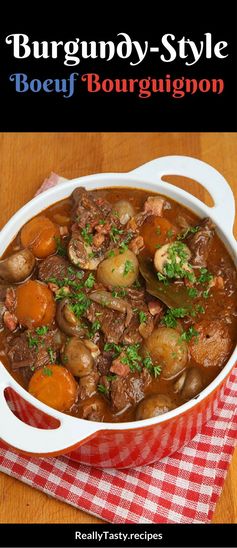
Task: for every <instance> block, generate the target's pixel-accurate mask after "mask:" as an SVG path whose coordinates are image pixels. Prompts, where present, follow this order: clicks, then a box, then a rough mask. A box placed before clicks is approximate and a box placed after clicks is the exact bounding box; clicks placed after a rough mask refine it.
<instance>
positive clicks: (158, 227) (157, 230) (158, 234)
mask: <svg viewBox="0 0 237 548" xmlns="http://www.w3.org/2000/svg"><path fill="white" fill-rule="evenodd" d="M160 233H161V228H160V226H157V227H156V234H157V236H160Z"/></svg>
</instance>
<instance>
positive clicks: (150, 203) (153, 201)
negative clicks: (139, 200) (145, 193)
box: [144, 196, 165, 217]
mask: <svg viewBox="0 0 237 548" xmlns="http://www.w3.org/2000/svg"><path fill="white" fill-rule="evenodd" d="M164 203H165V200H164V199H163V198H161V197H160V196H149V198H147V200H146V201H145V204H144V212H145V213H148V214H149V215H155V216H157V217H162V210H163V207H164Z"/></svg>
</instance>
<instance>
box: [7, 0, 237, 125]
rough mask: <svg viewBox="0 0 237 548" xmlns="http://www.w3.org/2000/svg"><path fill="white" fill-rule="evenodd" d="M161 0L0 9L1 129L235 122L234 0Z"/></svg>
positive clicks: (220, 123) (232, 123) (236, 102)
mask: <svg viewBox="0 0 237 548" xmlns="http://www.w3.org/2000/svg"><path fill="white" fill-rule="evenodd" d="M163 4H164V3H162V4H161V3H157V5H156V3H151V2H148V3H147V5H144V7H143V10H142V12H141V11H139V9H138V8H136V10H135V9H133V10H131V13H132V17H131V16H130V18H129V19H128V14H127V11H126V4H123V3H122V4H120V5H117V6H116V5H115V6H114V10H113V12H112V11H110V10H109V8H108V7H107V8H106V9H104V10H102V7H101V8H100V9H99V10H97V11H96V12H95V10H94V6H93V7H92V6H91V7H90V6H89V9H88V13H87V15H85V14H84V13H83V15H82V14H81V15H80V16H79V17H76V16H74V17H73V16H72V12H71V11H70V13H67V11H66V10H65V13H60V12H59V10H60V8H59V7H57V8H55V11H54V15H53V17H52V15H51V18H50V16H49V14H48V12H47V13H46V12H44V11H43V13H42V12H41V10H39V9H38V10H37V8H36V11H35V13H34V14H33V15H32V17H31V23H30V24H29V22H28V19H27V18H26V17H25V18H24V16H23V14H22V13H21V14H20V15H19V19H18V18H16V19H15V21H14V22H13V20H12V17H10V16H9V17H8V18H7V19H6V18H4V17H3V18H2V20H1V22H0V59H1V67H0V105H1V112H0V130H1V131H235V130H236V129H237V88H236V74H237V70H236V3H235V2H233V3H227V5H226V6H223V4H222V3H211V4H212V8H211V11H210V12H207V7H208V6H207V4H208V3H207V2H203V1H200V2H198V4H195V5H194V4H192V3H190V2H182V3H180V2H179V3H171V4H170V3H166V4H165V5H163ZM130 7H131V5H130ZM110 9H111V8H110ZM209 9H210V8H209ZM106 10H107V11H106ZM42 15H43V17H42Z"/></svg>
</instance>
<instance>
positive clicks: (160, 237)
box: [140, 216, 177, 255]
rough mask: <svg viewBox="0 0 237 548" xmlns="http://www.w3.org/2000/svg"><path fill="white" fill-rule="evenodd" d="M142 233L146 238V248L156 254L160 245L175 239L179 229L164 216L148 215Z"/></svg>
mask: <svg viewBox="0 0 237 548" xmlns="http://www.w3.org/2000/svg"><path fill="white" fill-rule="evenodd" d="M140 234H141V236H142V237H143V239H144V244H145V248H146V249H147V251H148V252H149V253H150V254H151V255H154V253H155V252H156V250H157V248H158V246H162V245H164V244H166V243H169V242H172V241H174V240H175V238H176V235H177V229H176V227H175V226H174V225H172V223H170V221H168V219H165V218H164V217H155V216H151V217H148V218H147V220H146V221H145V222H144V224H143V226H142V227H141V230H140Z"/></svg>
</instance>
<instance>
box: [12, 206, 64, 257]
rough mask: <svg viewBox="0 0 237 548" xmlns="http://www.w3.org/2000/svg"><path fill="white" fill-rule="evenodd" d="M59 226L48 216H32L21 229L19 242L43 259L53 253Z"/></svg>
mask: <svg viewBox="0 0 237 548" xmlns="http://www.w3.org/2000/svg"><path fill="white" fill-rule="evenodd" d="M57 237H59V228H58V226H57V225H55V224H54V223H53V222H52V221H51V220H50V219H48V217H44V216H43V215H41V216H39V217H34V219H31V221H29V222H28V223H26V225H24V226H23V228H22V230H21V243H22V245H23V247H29V248H30V249H31V251H32V253H33V254H34V255H35V257H38V258H39V259H43V258H44V257H48V255H52V253H55V251H56V249H57V242H56V239H57Z"/></svg>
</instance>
